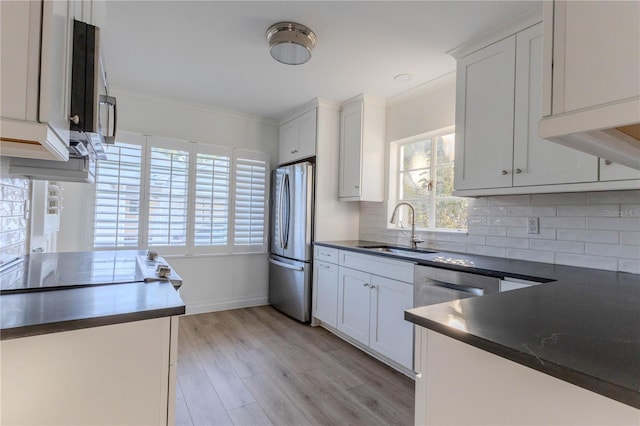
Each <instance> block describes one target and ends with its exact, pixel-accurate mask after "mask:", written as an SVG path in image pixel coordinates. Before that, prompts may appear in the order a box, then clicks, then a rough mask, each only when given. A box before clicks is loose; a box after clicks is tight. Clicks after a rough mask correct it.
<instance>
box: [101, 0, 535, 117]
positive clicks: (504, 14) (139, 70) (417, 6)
mask: <svg viewBox="0 0 640 426" xmlns="http://www.w3.org/2000/svg"><path fill="white" fill-rule="evenodd" d="M540 5H541V2H540V1H407V2H404V1H354V2H348V1H290V2H273V1H110V2H108V3H107V28H106V31H105V35H104V40H103V44H104V48H105V52H106V61H107V67H108V72H109V80H110V84H111V86H112V87H116V88H119V89H125V90H131V91H134V92H137V93H143V94H150V95H156V96H160V97H164V98H175V99H179V100H183V101H187V102H190V103H197V104H202V105H207V106H212V107H219V108H225V109H230V110H234V111H239V112H245V113H250V114H257V115H261V116H264V117H274V118H277V117H279V116H282V115H283V114H285V113H286V112H287V111H289V110H291V109H292V108H295V107H297V106H299V105H301V104H303V103H305V102H307V101H309V100H311V99H313V98H316V97H320V98H325V99H329V100H333V101H337V102H341V101H344V100H346V99H348V98H350V97H353V96H356V95H358V94H360V93H367V94H369V95H374V96H378V97H382V98H388V97H391V96H393V95H396V94H399V93H402V92H404V91H407V90H409V89H411V88H414V87H417V86H419V85H421V84H423V83H425V82H428V81H430V80H433V79H435V78H437V77H439V76H441V75H443V74H446V73H448V72H450V71H453V70H454V69H455V61H454V59H453V58H452V57H450V56H449V55H447V54H446V53H445V52H446V51H448V50H449V49H452V48H453V47H456V46H458V45H460V44H461V43H463V42H465V41H467V40H469V39H471V38H473V37H475V36H478V35H481V34H483V33H486V32H487V31H489V30H491V29H493V28H495V27H496V26H499V25H500V24H502V23H505V22H507V21H509V20H511V19H513V18H515V17H518V16H521V15H524V14H525V13H526V12H528V11H530V10H532V9H534V8H536V7H539V6H540ZM283 20H291V21H294V22H299V23H301V24H304V25H307V26H308V27H310V28H311V29H313V31H314V32H315V33H316V35H317V37H318V43H317V46H316V48H315V49H314V51H313V57H312V58H311V60H310V61H309V62H308V63H306V64H304V65H298V66H291V65H282V64H280V63H278V62H276V61H275V60H274V59H272V58H271V56H270V54H269V49H268V46H267V42H266V36H265V32H266V30H267V28H268V27H269V26H270V25H271V24H274V23H275V22H278V21H283ZM401 73H408V74H411V75H412V76H413V79H412V80H411V81H409V82H404V83H401V82H396V81H394V80H393V77H394V76H396V75H398V74H401Z"/></svg>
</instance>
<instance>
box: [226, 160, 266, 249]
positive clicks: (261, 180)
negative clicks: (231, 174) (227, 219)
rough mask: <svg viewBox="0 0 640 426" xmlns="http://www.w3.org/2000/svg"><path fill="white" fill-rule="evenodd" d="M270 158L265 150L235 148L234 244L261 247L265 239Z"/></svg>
mask: <svg viewBox="0 0 640 426" xmlns="http://www.w3.org/2000/svg"><path fill="white" fill-rule="evenodd" d="M266 188H267V162H266V159H265V157H264V154H262V153H256V152H249V151H241V150H236V155H235V224H234V237H233V238H234V245H235V246H236V247H238V246H244V247H245V248H247V249H249V248H250V247H261V246H262V245H263V244H264V240H265V214H266Z"/></svg>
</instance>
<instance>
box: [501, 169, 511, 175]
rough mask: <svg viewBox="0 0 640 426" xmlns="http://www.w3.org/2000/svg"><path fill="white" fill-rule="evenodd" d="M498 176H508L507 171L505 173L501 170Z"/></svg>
mask: <svg viewBox="0 0 640 426" xmlns="http://www.w3.org/2000/svg"><path fill="white" fill-rule="evenodd" d="M500 174H501V175H502V176H504V175H508V174H509V172H508V171H506V170H503V171H501V172H500Z"/></svg>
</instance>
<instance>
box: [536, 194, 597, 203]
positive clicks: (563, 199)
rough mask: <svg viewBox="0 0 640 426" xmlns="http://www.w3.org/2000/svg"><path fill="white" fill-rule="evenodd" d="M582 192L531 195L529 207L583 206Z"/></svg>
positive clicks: (584, 198) (583, 195)
mask: <svg viewBox="0 0 640 426" xmlns="http://www.w3.org/2000/svg"><path fill="white" fill-rule="evenodd" d="M585 202H586V195H585V193H584V192H570V193H567V194H533V195H532V196H531V205H532V206H534V205H571V204H585Z"/></svg>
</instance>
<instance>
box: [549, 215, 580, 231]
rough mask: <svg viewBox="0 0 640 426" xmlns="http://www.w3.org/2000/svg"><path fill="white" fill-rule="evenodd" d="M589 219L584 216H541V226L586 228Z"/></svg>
mask: <svg viewBox="0 0 640 426" xmlns="http://www.w3.org/2000/svg"><path fill="white" fill-rule="evenodd" d="M586 227H587V219H586V218H584V217H541V218H540V228H565V229H585V228H586Z"/></svg>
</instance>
